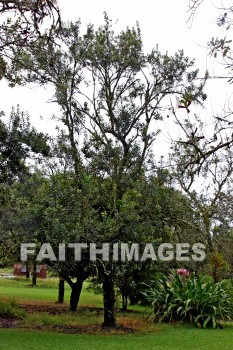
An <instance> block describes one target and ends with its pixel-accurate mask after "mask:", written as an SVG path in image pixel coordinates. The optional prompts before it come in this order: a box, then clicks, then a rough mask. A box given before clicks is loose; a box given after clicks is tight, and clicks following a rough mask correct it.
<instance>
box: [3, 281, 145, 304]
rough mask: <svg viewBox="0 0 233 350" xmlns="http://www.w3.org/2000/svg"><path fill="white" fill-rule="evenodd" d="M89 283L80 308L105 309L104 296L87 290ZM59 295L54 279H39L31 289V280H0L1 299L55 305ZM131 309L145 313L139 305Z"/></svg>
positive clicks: (82, 295) (85, 286) (67, 287)
mask: <svg viewBox="0 0 233 350" xmlns="http://www.w3.org/2000/svg"><path fill="white" fill-rule="evenodd" d="M87 287H88V283H84V284H83V290H82V293H81V297H80V302H79V305H80V306H88V307H92V306H93V307H103V297H102V295H98V294H94V293H93V292H91V291H88V290H87ZM57 294H58V279H57V278H56V277H52V278H49V279H46V280H44V279H38V281H37V286H36V287H33V288H32V287H31V286H30V280H27V279H26V278H18V279H17V280H16V279H7V278H0V297H5V296H7V297H8V298H14V299H16V300H17V301H28V300H30V301H38V302H49V303H54V302H55V301H57ZM69 298H70V287H69V285H68V284H67V283H66V284H65V300H64V301H65V303H66V304H68V303H69ZM117 304H118V306H119V307H120V306H121V301H120V298H119V299H118V302H117ZM129 309H132V310H138V311H144V308H142V307H141V306H139V305H134V306H130V307H129Z"/></svg>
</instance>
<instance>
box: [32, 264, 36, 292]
mask: <svg viewBox="0 0 233 350" xmlns="http://www.w3.org/2000/svg"><path fill="white" fill-rule="evenodd" d="M34 286H36V261H33V265H32V287H34Z"/></svg>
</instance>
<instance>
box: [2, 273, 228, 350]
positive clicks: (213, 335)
mask: <svg viewBox="0 0 233 350" xmlns="http://www.w3.org/2000/svg"><path fill="white" fill-rule="evenodd" d="M29 284H30V281H28V280H26V279H24V278H23V279H19V280H13V279H2V278H0V298H1V297H3V298H15V299H16V300H18V301H22V302H23V301H31V302H32V303H34V302H35V304H36V302H39V303H41V304H42V303H51V302H52V303H54V302H55V301H56V300H57V285H58V280H57V279H56V278H51V279H47V280H38V286H37V287H34V288H32V287H30V286H29ZM87 286H88V284H87V283H86V284H85V285H84V290H83V292H82V296H81V300H80V305H82V306H94V307H102V305H103V304H102V296H101V295H95V294H94V293H93V292H90V291H88V290H87ZM69 296H70V288H69V286H67V285H66V291H65V300H66V302H67V303H68V301H69ZM67 306H68V305H67ZM137 309H138V310H140V309H141V311H145V309H144V308H142V307H140V306H138V307H137ZM84 310H85V309H84ZM139 315H142V314H131V315H126V318H127V320H128V321H129V317H130V318H132V319H133V320H134V319H135V318H138V317H139ZM101 317H102V316H100V317H99V318H97V316H96V315H95V314H93V315H92V312H91V311H89V312H88V311H85V313H81V312H78V314H77V315H75V314H74V315H69V314H64V315H49V314H47V313H45V312H37V313H32V314H29V315H28V316H27V318H26V319H25V321H23V322H24V324H25V325H37V326H38V325H43V327H44V331H43V332H42V331H39V330H37V329H36V328H35V329H33V330H32V329H31V330H23V329H3V328H2V329H0V350H32V349H36V350H44V349H46V350H54V349H56V350H66V349H67V350H77V349H78V350H86V349H87V350H89V349H91V350H98V349H101V350H107V349H109V350H114V349H121V350H127V349H130V350H131V349H134V350H137V349H140V350H141V349H142V350H147V349H148V350H149V349H150V350H151V349H155V350H168V349H169V350H186V349H187V350H202V349H203V350H231V349H233V325H231V326H230V325H228V326H226V327H225V328H224V329H216V330H211V329H207V330H201V329H197V328H193V327H188V326H181V325H178V324H175V325H167V324H155V325H152V324H149V323H147V322H146V323H144V326H143V328H142V329H140V331H138V332H136V333H127V334H125V335H119V334H115V335H113V334H111V331H110V332H109V333H108V332H107V333H104V334H96V335H93V334H75V335H74V334H63V333H58V332H57V333H54V332H53V330H51V331H49V330H48V327H49V325H51V324H52V325H53V324H56V325H60V324H63V323H64V324H65V323H68V324H74V323H78V324H79V325H82V326H84V327H85V328H86V327H87V325H89V324H96V323H101V322H102V318H101ZM120 317H121V318H120ZM122 317H123V316H122V315H118V320H119V321H122ZM100 321H101V322H100ZM128 321H127V322H128ZM135 321H136V320H135Z"/></svg>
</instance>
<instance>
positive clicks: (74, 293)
mask: <svg viewBox="0 0 233 350" xmlns="http://www.w3.org/2000/svg"><path fill="white" fill-rule="evenodd" d="M82 287H83V281H82V280H77V282H75V283H73V284H72V285H71V294H70V311H77V308H78V303H79V298H80V294H81V291H82Z"/></svg>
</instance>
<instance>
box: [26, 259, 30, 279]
mask: <svg viewBox="0 0 233 350" xmlns="http://www.w3.org/2000/svg"><path fill="white" fill-rule="evenodd" d="M26 278H27V279H29V278H30V273H29V266H28V261H26Z"/></svg>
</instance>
